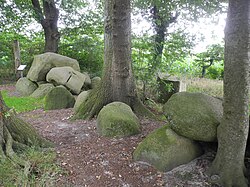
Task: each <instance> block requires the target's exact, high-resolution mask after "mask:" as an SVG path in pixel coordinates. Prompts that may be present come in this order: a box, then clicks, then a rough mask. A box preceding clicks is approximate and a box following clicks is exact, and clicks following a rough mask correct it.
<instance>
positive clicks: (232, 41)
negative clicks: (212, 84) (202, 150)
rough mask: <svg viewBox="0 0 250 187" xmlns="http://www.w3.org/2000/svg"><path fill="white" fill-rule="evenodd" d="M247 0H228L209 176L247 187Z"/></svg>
mask: <svg viewBox="0 0 250 187" xmlns="http://www.w3.org/2000/svg"><path fill="white" fill-rule="evenodd" d="M249 10H250V1H249V0H237V1H235V0H230V1H229V9H228V17H227V25H226V29H225V71H224V72H225V73H224V103H223V119H222V122H221V124H220V126H219V127H218V150H217V154H216V158H215V160H214V162H213V164H212V167H211V174H212V177H211V179H212V180H214V182H219V183H220V184H221V185H222V186H224V187H247V186H248V184H247V180H246V178H245V176H244V170H245V166H244V155H245V149H246V141H247V136H248V128H249V116H248V105H249V102H248V97H249V66H250V64H249V59H250V56H249V44H250V41H249V39H250V37H249V33H250V32H249V30H250V23H249V19H250V14H249Z"/></svg>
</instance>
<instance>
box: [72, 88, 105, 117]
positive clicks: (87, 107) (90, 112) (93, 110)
mask: <svg viewBox="0 0 250 187" xmlns="http://www.w3.org/2000/svg"><path fill="white" fill-rule="evenodd" d="M99 88H100V87H96V88H94V89H93V90H92V91H91V92H90V93H89V96H88V98H87V100H86V101H85V102H83V103H82V104H81V106H80V107H79V109H78V111H76V112H75V114H74V116H73V117H72V119H91V118H93V117H94V116H95V115H97V114H98V113H99V111H100V110H101V109H102V107H103V106H104V101H103V95H102V92H100V91H99Z"/></svg>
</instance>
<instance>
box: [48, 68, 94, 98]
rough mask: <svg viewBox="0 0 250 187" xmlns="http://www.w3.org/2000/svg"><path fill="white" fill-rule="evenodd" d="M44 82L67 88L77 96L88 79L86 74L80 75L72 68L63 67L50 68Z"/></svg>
mask: <svg viewBox="0 0 250 187" xmlns="http://www.w3.org/2000/svg"><path fill="white" fill-rule="evenodd" d="M46 80H47V81H48V82H51V83H53V84H55V85H63V86H65V87H67V88H68V89H69V90H70V91H71V92H72V93H73V94H79V93H80V92H81V88H82V87H83V85H84V83H85V81H86V82H88V81H89V80H90V78H89V76H88V75H87V74H83V73H80V72H79V71H76V70H74V69H73V68H72V67H69V66H65V67H55V68H52V69H51V70H50V71H49V72H48V74H47V76H46ZM87 84H89V83H87Z"/></svg>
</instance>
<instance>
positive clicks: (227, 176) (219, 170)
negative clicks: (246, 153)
mask: <svg viewBox="0 0 250 187" xmlns="http://www.w3.org/2000/svg"><path fill="white" fill-rule="evenodd" d="M219 160H220V159H219ZM219 160H218V159H217V158H216V159H215V160H214V161H213V164H212V166H211V168H210V169H209V171H208V175H209V176H210V180H209V182H210V183H212V184H217V185H221V186H223V187H248V181H247V178H246V177H245V171H246V168H245V166H244V164H243V166H238V167H237V169H236V170H232V168H235V167H230V166H228V165H227V164H223V163H224V162H220V161H219ZM235 164H236V163H235ZM237 165H238V163H237Z"/></svg>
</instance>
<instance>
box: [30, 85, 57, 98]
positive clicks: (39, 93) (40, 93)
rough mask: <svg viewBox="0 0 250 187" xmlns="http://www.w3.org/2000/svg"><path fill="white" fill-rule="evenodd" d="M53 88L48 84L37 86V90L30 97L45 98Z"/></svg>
mask: <svg viewBox="0 0 250 187" xmlns="http://www.w3.org/2000/svg"><path fill="white" fill-rule="evenodd" d="M54 87H55V86H54V85H53V84H50V83H45V84H39V85H38V88H37V89H36V90H35V91H34V92H33V93H32V94H31V95H30V97H34V98H40V97H45V96H46V95H47V93H49V92H50V91H51V90H52V89H53V88H54Z"/></svg>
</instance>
